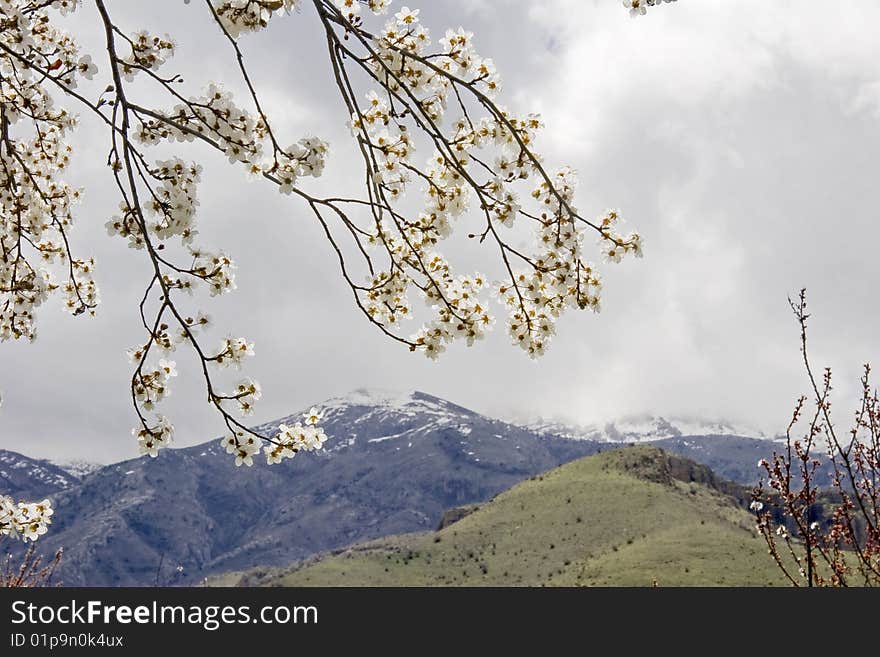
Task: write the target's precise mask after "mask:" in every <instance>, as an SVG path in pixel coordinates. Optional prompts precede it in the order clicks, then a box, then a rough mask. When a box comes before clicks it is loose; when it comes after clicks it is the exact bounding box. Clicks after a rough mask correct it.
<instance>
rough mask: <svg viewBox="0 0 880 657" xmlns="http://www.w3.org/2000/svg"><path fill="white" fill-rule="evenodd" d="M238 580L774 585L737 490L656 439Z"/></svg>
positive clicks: (773, 570) (233, 580) (776, 576)
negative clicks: (399, 531)
mask: <svg viewBox="0 0 880 657" xmlns="http://www.w3.org/2000/svg"><path fill="white" fill-rule="evenodd" d="M737 494H739V499H734V497H732V495H733V496H736V495H737ZM217 583H224V584H231V583H239V584H241V585H244V586H255V585H256V586H459V585H464V586H482V585H486V586H541V585H547V586H577V585H585V586H596V585H598V586H650V585H652V584H654V583H656V584H658V585H660V586H705V585H708V586H715V585H722V586H724V585H727V586H765V585H777V584H782V583H783V582H782V580H781V577H780V575H779V574H778V572H777V570H776V566H775V565H774V563H773V562H772V560H771V559H770V558H769V556H768V555H767V553H766V548H765V547H764V545H763V543H762V542H761V540H760V539H759V538H758V537H757V536H756V534H755V531H754V522H753V520H752V518H751V517H750V516H749V514H748V513H747V512H746V511H745V510H744V505H743V497H742V491H741V490H739V491H738V490H737V489H736V487H733V486H730V485H728V484H725V483H724V482H719V481H718V480H717V479H716V478H715V476H714V475H713V474H712V472H711V471H710V470H709V469H708V468H706V467H705V466H701V465H698V464H696V463H694V462H692V461H689V460H687V459H682V458H680V457H674V456H670V455H667V454H666V453H665V452H663V451H661V450H659V449H657V448H654V447H647V446H644V447H632V448H626V449H620V450H613V451H609V452H605V453H603V454H599V455H596V456H591V457H587V458H583V459H580V460H578V461H574V462H572V463H568V464H566V465H563V466H561V467H559V468H556V469H554V470H551V471H550V472H548V473H547V474H544V475H540V476H537V477H532V478H531V479H529V480H528V481H525V482H523V483H521V484H518V485H516V486H514V487H513V488H511V489H510V490H508V491H505V492H503V493H501V494H499V495H498V496H496V497H495V498H494V499H493V500H492V501H490V502H487V503H485V504H483V505H481V506H479V507H477V508H476V510H471V512H470V513H468V514H467V515H465V516H464V517H463V518H461V519H459V520H457V521H456V522H453V523H452V524H449V525H448V526H445V527H443V528H442V529H440V530H438V531H436V532H427V533H417V534H405V535H399V536H391V537H387V538H384V539H380V540H376V541H372V542H369V543H362V544H359V545H356V546H353V547H351V548H349V549H346V550H344V551H340V552H336V553H333V554H327V555H323V556H320V557H317V558H314V559H311V560H308V561H306V562H302V563H299V564H296V565H294V566H292V567H290V568H285V569H261V570H255V571H250V572H248V573H245V574H244V575H235V576H227V577H225V578H223V579H221V580H218V582H217Z"/></svg>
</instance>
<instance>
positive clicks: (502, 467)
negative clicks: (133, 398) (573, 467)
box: [39, 391, 598, 586]
mask: <svg viewBox="0 0 880 657" xmlns="http://www.w3.org/2000/svg"><path fill="white" fill-rule="evenodd" d="M322 408H323V409H324V411H325V416H324V420H323V421H322V426H323V427H324V428H325V430H326V431H327V434H328V435H329V436H331V437H332V442H328V444H327V445H326V447H327V449H326V450H325V451H324V452H322V453H316V454H304V455H301V456H299V457H298V458H296V459H293V460H291V461H285V462H284V463H283V464H280V465H275V466H271V467H270V466H266V465H265V464H264V463H263V462H262V461H260V462H259V463H258V464H256V465H255V466H254V467H253V468H236V467H235V466H234V464H233V462H232V459H231V458H230V457H229V455H227V454H226V453H225V451H224V450H223V448H221V446H220V444H219V439H218V440H213V441H211V442H208V443H205V444H203V445H199V446H196V447H190V448H186V449H176V450H164V451H163V452H161V453H160V455H159V457H158V458H155V459H150V458H147V457H143V458H138V459H132V460H129V461H125V462H123V463H118V464H115V465H111V466H107V467H104V468H102V469H100V470H98V471H96V472H94V473H92V474H91V475H89V476H87V477H85V478H84V479H83V480H82V482H81V483H79V484H77V485H74V486H72V487H70V488H68V489H67V490H63V491H60V492H59V493H57V494H56V495H54V496H53V501H54V504H55V509H56V512H55V515H54V517H53V524H52V528H51V531H50V532H49V533H48V534H47V535H46V536H45V537H43V538H42V539H41V540H40V543H39V545H40V547H41V548H42V550H43V551H45V552H47V553H48V552H50V551H52V550H54V549H55V548H57V547H58V546H64V548H65V552H64V559H63V561H62V565H61V567H60V568H59V571H58V572H59V577H60V579H61V580H62V581H63V582H64V583H65V584H67V585H75V584H89V585H94V586H104V585H151V584H154V583H156V582H159V583H162V584H177V583H192V582H196V581H198V580H200V579H201V578H203V577H205V576H207V575H210V574H213V573H218V572H224V571H229V570H236V569H244V568H249V567H253V566H255V565H258V564H268V565H282V564H287V563H290V562H291V561H295V560H298V559H302V558H305V557H308V556H310V555H312V554H314V553H316V552H319V551H322V550H328V549H336V548H340V547H343V546H346V545H350V544H352V543H355V542H358V541H363V540H367V539H372V538H377V537H380V536H386V535H389V534H398V533H403V532H412V531H419V530H426V529H430V528H433V527H435V526H436V525H437V523H438V522H439V520H440V518H441V516H442V514H443V512H444V510H446V509H448V508H450V507H454V506H458V505H462V504H468V503H473V502H481V501H484V500H487V499H489V498H490V497H492V496H493V495H496V494H497V493H499V492H501V491H503V490H505V489H507V488H509V487H510V486H512V485H514V484H516V483H517V482H519V481H522V480H523V479H526V478H528V477H529V476H532V475H535V474H537V473H540V472H544V471H546V470H549V469H551V468H553V467H556V466H557V465H559V464H561V463H564V462H567V461H570V460H572V459H574V458H577V457H580V456H584V455H587V454H591V453H594V452H595V451H596V450H597V449H598V445H597V444H596V443H593V442H591V441H583V440H578V441H575V440H568V439H565V438H559V437H555V436H539V435H537V434H535V433H534V432H531V431H529V430H527V429H524V428H522V427H517V426H513V425H510V424H507V423H505V422H501V421H499V420H493V419H491V418H487V417H485V416H482V415H479V414H477V413H474V412H473V411H470V410H468V409H465V408H462V407H461V406H457V405H455V404H452V403H450V402H447V401H444V400H442V399H439V398H437V397H433V396H431V395H427V394H424V393H420V392H414V393H410V394H405V395H395V394H385V393H370V392H366V391H358V392H356V393H353V394H352V395H350V396H347V397H343V398H338V399H332V400H329V401H327V402H326V403H324V404H322ZM299 417H301V416H300V415H299V414H295V415H293V416H290V417H288V418H281V419H279V420H278V421H276V422H272V423H269V424H266V425H263V426H261V427H259V429H261V430H271V429H274V427H275V426H277V424H280V423H282V422H287V423H290V422H293V421H296V420H297V419H298V418H299ZM178 566H181V567H182V571H181V572H178Z"/></svg>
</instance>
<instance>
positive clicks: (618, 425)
mask: <svg viewBox="0 0 880 657" xmlns="http://www.w3.org/2000/svg"><path fill="white" fill-rule="evenodd" d="M525 426H526V427H527V428H528V429H531V430H532V431H534V432H535V433H538V434H541V435H554V436H562V437H565V438H573V439H583V440H594V441H597V442H602V443H627V444H629V443H635V444H638V443H650V442H654V441H657V440H664V439H666V438H680V437H682V436H749V437H752V438H756V439H764V440H766V439H768V438H769V437H768V436H766V435H765V434H764V432H762V431H761V430H760V429H757V428H755V427H751V426H749V425H747V424H743V423H738V422H728V421H725V420H720V421H719V420H705V419H699V418H687V417H670V418H665V417H662V416H659V415H632V416H629V417H625V418H622V419H619V420H615V421H614V422H608V423H606V424H589V425H583V426H579V425H572V424H567V423H565V422H559V421H554V420H543V419H542V420H537V421H534V422H530V423H528V424H526V425H525Z"/></svg>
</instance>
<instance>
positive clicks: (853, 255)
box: [0, 0, 880, 460]
mask: <svg viewBox="0 0 880 657" xmlns="http://www.w3.org/2000/svg"><path fill="white" fill-rule="evenodd" d="M138 4H141V3H138ZM425 4H426V6H425V7H424V9H423V17H424V18H425V22H426V24H428V25H429V26H430V27H431V28H432V31H433V32H434V33H435V34H437V33H438V32H439V31H440V30H441V28H443V27H446V26H447V25H454V26H457V25H458V24H460V23H461V24H464V25H465V26H467V27H468V28H469V29H473V31H474V32H475V33H476V34H477V39H478V40H477V46H478V49H479V50H480V51H481V52H482V53H484V54H486V55H491V56H493V57H494V59H495V60H496V63H497V65H498V67H499V69H500V70H501V72H502V74H503V76H504V80H505V92H504V102H505V103H506V104H508V105H510V106H512V107H515V108H516V109H517V110H518V111H529V110H532V109H539V110H540V111H541V112H542V114H543V115H544V118H545V121H546V123H547V129H546V132H545V134H544V136H543V141H542V143H541V148H542V150H543V151H544V152H545V154H546V156H547V160H548V162H550V163H553V164H564V163H568V164H571V165H573V166H574V167H576V168H577V169H578V170H579V173H580V179H581V189H580V193H579V196H578V205H579V207H580V208H581V210H582V211H584V212H585V213H586V214H596V213H598V212H601V211H602V210H603V209H604V208H606V207H609V206H610V207H620V208H622V209H623V211H624V214H625V216H626V217H627V218H628V219H629V221H630V223H632V224H633V225H634V226H637V227H638V228H639V229H640V230H641V231H642V232H643V234H644V235H645V238H646V243H647V249H646V257H645V259H644V260H643V261H638V262H630V263H626V264H623V265H618V266H606V267H605V268H604V271H605V279H606V290H605V303H604V310H603V312H602V313H601V314H600V315H599V316H588V315H585V314H570V315H568V316H567V317H565V318H564V319H563V320H562V321H561V322H560V325H559V335H558V337H557V339H556V340H555V341H554V344H553V346H552V349H551V351H550V353H549V354H548V355H547V356H546V357H545V358H544V359H542V360H540V361H538V362H531V361H529V359H528V358H527V357H525V356H524V355H523V354H522V353H521V352H520V351H519V350H517V349H515V348H513V347H510V346H509V345H508V344H507V339H506V337H505V335H504V332H503V330H502V329H501V328H500V327H499V328H498V329H496V331H495V333H494V334H493V335H492V336H491V337H490V339H489V340H488V341H486V342H484V343H483V344H480V345H478V346H476V347H475V348H472V349H465V348H463V347H455V348H453V349H451V350H450V352H449V353H448V354H446V356H445V358H443V359H442V360H441V361H440V362H439V363H432V362H430V361H427V360H426V359H424V358H423V357H421V356H414V355H412V354H410V353H408V352H407V351H406V350H405V349H401V348H400V347H399V346H397V345H395V344H392V343H390V342H389V341H388V340H387V339H386V338H384V337H383V336H382V335H381V334H379V333H378V332H377V331H376V330H375V329H374V328H373V327H371V326H370V325H369V324H368V323H367V322H366V321H365V320H364V319H363V318H362V317H361V316H360V315H359V313H358V312H357V310H356V309H355V307H354V305H353V304H352V302H351V298H350V292H349V290H348V289H347V288H346V287H345V286H344V284H343V283H342V281H341V279H340V277H339V275H338V272H337V266H336V263H335V261H334V260H333V257H332V252H331V250H330V248H329V246H328V245H327V244H326V243H325V241H324V239H323V236H322V234H321V232H320V230H319V227H318V226H316V225H315V222H314V221H313V220H312V219H311V217H310V216H309V215H308V213H307V212H306V211H305V208H303V207H302V206H301V205H299V204H297V202H296V201H295V200H292V199H289V198H286V197H282V196H280V195H278V194H277V193H276V192H275V191H274V190H273V189H271V188H268V187H266V186H265V185H261V184H259V183H248V182H246V181H245V180H244V178H243V176H242V174H241V172H240V171H236V170H233V169H231V168H229V167H228V166H226V165H225V164H224V163H223V162H218V161H217V159H216V158H214V157H213V156H210V155H206V156H205V163H206V169H205V176H204V178H205V183H204V185H203V186H202V188H201V192H200V194H201V202H202V206H201V219H200V230H201V241H202V242H204V243H205V244H206V246H223V247H224V248H226V249H228V250H230V251H231V252H232V253H233V254H234V255H235V256H236V259H237V261H238V263H239V266H240V270H239V276H238V281H239V290H238V291H237V292H236V293H235V294H234V295H232V296H230V297H228V298H223V299H221V300H211V301H208V300H205V303H204V304H202V307H204V308H206V309H209V310H210V311H211V312H212V313H213V314H214V315H215V317H216V319H217V323H218V325H220V326H223V327H225V328H228V330H229V331H231V332H233V333H236V334H238V333H242V334H246V335H247V336H248V337H249V338H251V339H253V340H254V341H255V342H256V345H257V356H256V357H255V358H254V359H253V360H252V362H251V363H250V364H249V365H248V368H247V373H248V374H249V375H252V376H254V378H257V379H258V380H260V381H261V383H262V384H263V387H264V399H263V401H262V402H261V404H260V406H259V407H258V415H257V417H256V418H255V419H256V420H262V419H267V420H268V419H271V418H274V417H278V416H282V415H285V414H287V413H289V412H291V411H292V410H294V409H297V408H301V407H303V406H306V405H308V404H310V403H312V402H315V401H319V400H321V399H323V398H326V397H328V396H332V395H336V394H344V393H345V392H347V391H348V390H350V389H352V388H356V387H361V386H376V387H386V388H419V389H423V390H427V391H430V392H433V393H435V394H438V395H441V396H445V397H448V398H450V399H452V400H454V401H457V402H459V403H462V404H465V405H467V406H470V407H473V408H475V409H477V410H481V411H485V412H488V413H493V414H499V415H508V416H509V415H514V414H519V415H526V414H527V415H544V416H563V417H567V418H570V419H572V420H576V421H582V422H586V421H593V420H598V419H607V418H611V417H615V416H618V415H622V414H627V413H634V412H641V411H650V412H658V413H670V414H672V413H678V414H695V415H705V416H712V417H728V418H733V419H741V420H745V421H748V422H751V423H754V424H758V425H760V426H762V427H763V428H764V429H765V430H768V431H778V430H780V428H782V426H783V425H784V423H785V421H786V419H787V416H788V415H789V412H790V405H791V403H792V401H793V399H794V397H795V396H796V395H797V394H799V393H800V392H801V391H802V390H803V388H804V386H803V381H802V379H801V376H800V369H799V363H798V357H799V354H798V351H797V344H796V338H797V333H796V327H795V326H794V324H793V321H792V320H791V318H790V315H789V313H788V309H787V305H786V295H788V294H791V293H795V292H796V291H797V289H798V288H800V287H801V286H807V287H808V288H809V289H810V299H811V305H812V309H813V312H814V332H813V340H814V344H815V354H816V358H817V361H818V362H819V363H821V364H823V365H824V364H829V365H833V366H835V368H837V371H838V375H839V379H838V391H839V392H840V394H841V396H842V398H846V397H847V396H848V395H851V394H852V392H853V385H852V384H853V383H855V379H854V377H855V376H856V375H857V373H858V366H859V364H860V363H861V362H863V361H864V360H869V359H874V360H877V358H876V357H877V355H878V354H877V351H878V347H877V342H876V339H874V335H873V331H872V327H873V326H874V325H875V324H876V320H877V319H878V317H877V315H878V311H877V310H876V309H875V305H874V304H872V301H873V292H874V286H873V280H872V279H873V277H874V275H875V274H876V266H875V256H874V254H873V242H874V240H875V239H877V237H878V235H880V229H878V221H877V219H878V217H877V210H876V206H877V198H876V182H875V177H876V173H875V171H876V164H875V163H874V157H875V154H876V153H878V152H880V130H878V127H880V123H878V116H877V114H878V108H880V91H878V90H880V70H878V69H880V64H878V62H880V57H878V55H880V52H878V49H880V47H878V46H877V45H876V43H875V39H874V38H873V30H872V27H871V26H873V25H876V24H877V21H878V19H880V8H876V7H872V6H870V5H869V4H868V3H858V2H847V3H839V6H838V5H836V6H834V7H829V6H828V5H827V3H820V2H802V3H798V4H797V6H796V8H795V9H787V10H786V9H784V8H783V6H782V5H783V3H779V4H773V5H772V6H768V4H769V3H766V2H760V1H759V0H750V1H742V2H738V3H724V2H720V0H719V1H717V2H709V1H707V0H699V1H698V0H682V1H681V2H679V3H676V4H675V5H670V6H664V7H662V8H660V9H658V10H656V11H653V12H651V13H650V14H649V15H648V16H646V17H644V18H641V19H639V20H629V19H628V18H627V16H626V12H624V11H623V9H622V8H621V7H620V6H619V2H615V1H613V0H608V1H604V0H603V1H602V2H598V1H596V2H580V1H576V0H553V1H548V2H542V3H525V2H515V1H514V0H504V1H501V2H492V3H489V2H482V3H474V2H466V1H465V0H445V1H443V2H432V3H430V4H428V3H425ZM122 8H124V9H122ZM119 11H120V12H121V11H125V12H126V13H127V14H130V15H126V16H122V17H121V21H122V22H125V21H128V23H129V25H130V26H131V27H132V29H134V28H135V27H136V26H138V25H137V23H136V20H137V16H138V15H139V14H140V13H141V12H143V11H147V10H144V9H143V6H142V7H141V9H137V10H136V5H135V4H134V3H132V4H130V5H120V10H119ZM148 11H149V13H150V14H151V15H150V16H148V17H147V18H148V21H149V24H150V26H151V27H155V28H157V29H159V30H161V31H168V32H170V33H172V34H173V35H174V36H176V37H177V38H178V39H179V41H180V42H181V47H180V52H179V55H178V57H177V58H175V60H173V64H172V65H173V66H174V67H175V69H176V70H182V71H183V72H184V76H185V78H186V80H187V85H191V88H192V90H193V91H195V90H197V89H198V87H199V86H200V84H199V82H200V81H201V80H206V79H216V78H223V79H226V78H228V77H229V75H228V73H229V70H230V65H231V60H230V59H229V56H228V52H226V51H224V50H223V49H222V47H223V44H222V42H221V41H220V40H218V38H217V37H216V35H215V34H213V31H212V30H211V29H210V27H209V26H208V25H207V24H206V23H205V22H204V21H203V20H200V18H199V14H198V12H199V11H203V10H201V9H200V8H199V7H198V3H194V4H193V5H190V6H188V7H183V5H182V3H179V2H167V3H150V4H149V10H148ZM88 12H89V8H88V7H86V8H84V10H83V13H82V15H81V16H78V17H77V18H76V19H75V21H76V24H77V26H78V29H84V27H83V26H88V24H89V15H88ZM86 42H87V43H88V44H89V46H90V49H91V50H93V51H95V52H96V53H99V52H100V41H99V33H98V32H96V31H94V30H93V31H92V33H91V35H90V36H88V37H87V38H86ZM244 44H245V50H246V52H247V54H248V57H249V59H250V61H251V63H252V69H253V71H254V74H255V77H256V78H257V84H258V86H259V87H260V88H262V89H264V90H265V92H264V98H265V99H266V103H267V105H268V108H269V110H270V113H271V114H274V115H276V116H277V117H278V120H279V121H280V124H279V125H280V126H282V129H283V130H284V131H285V132H286V133H287V135H289V137H290V139H291V141H293V140H295V139H296V138H298V137H299V136H301V135H302V134H307V133H317V134H319V135H321V136H323V137H325V138H327V139H328V140H329V141H330V142H331V144H332V146H333V157H332V159H331V161H330V164H329V165H328V169H327V172H326V175H325V178H324V179H322V180H321V181H318V182H317V183H316V184H315V189H324V190H326V189H334V188H337V187H339V188H348V189H350V188H351V187H350V183H349V181H350V180H351V175H350V173H351V172H353V171H357V167H358V166H359V165H358V162H357V160H356V158H355V157H354V154H353V150H352V147H351V144H350V140H349V139H348V137H347V133H346V129H345V126H344V121H345V116H344V111H343V109H342V107H341V105H340V103H339V102H338V101H337V100H336V97H335V94H334V89H333V87H332V85H331V84H330V83H329V80H328V77H327V76H328V64H327V63H326V58H325V57H324V55H323V51H322V42H321V37H320V34H319V33H318V31H317V30H316V27H315V21H314V17H313V16H312V14H311V12H310V11H309V10H308V9H305V10H304V11H303V12H302V14H301V15H298V16H297V15H295V16H292V17H288V18H286V19H284V20H283V21H279V22H278V24H277V25H275V26H274V27H273V28H272V29H270V30H269V31H268V32H267V33H266V34H265V35H262V36H260V37H255V38H247V39H246V41H244ZM95 59H96V60H98V57H97V56H96V57H95ZM143 93H149V91H148V90H147V89H144V90H143ZM84 119H85V120H84V125H83V127H82V129H81V131H80V135H79V137H78V140H77V141H78V143H77V156H76V158H77V159H76V163H77V165H78V166H80V167H81V168H80V169H79V171H78V173H77V174H76V175H77V180H78V182H79V184H82V185H83V186H85V187H86V188H87V195H86V200H85V202H84V204H83V206H82V207H81V209H80V212H79V213H78V216H79V222H80V225H79V226H78V228H77V231H76V233H77V236H78V237H77V239H78V241H79V244H80V248H81V250H84V248H85V247H88V248H89V249H91V250H92V251H93V252H94V253H95V255H96V256H98V257H99V264H100V269H99V280H100V283H101V285H102V293H103V298H104V305H103V306H102V307H101V309H100V313H99V317H98V318H96V319H93V320H86V319H77V320H74V319H72V318H70V317H68V316H66V315H63V314H62V313H61V312H60V310H58V309H57V307H54V306H56V304H50V305H49V306H47V307H45V308H43V309H41V310H42V312H41V318H40V319H41V322H40V329H39V332H40V338H39V340H38V341H37V342H36V343H35V344H33V345H26V344H9V343H7V344H3V345H2V346H0V388H2V389H3V390H4V393H5V394H4V396H5V403H4V407H3V409H2V412H0V447H5V448H11V449H17V450H21V451H25V452H28V453H32V454H36V455H43V456H46V455H56V454H62V455H64V456H72V455H83V456H86V457H88V458H95V459H100V460H109V459H112V458H119V457H123V456H131V455H134V454H135V448H134V442H133V440H132V439H131V438H130V436H129V430H130V427H131V426H132V413H133V411H132V410H131V408H130V406H129V401H128V392H127V387H126V382H127V379H128V376H129V371H128V363H127V362H126V359H125V356H124V350H125V348H127V347H130V346H132V345H133V344H135V343H136V342H137V341H138V340H139V339H140V335H139V333H138V322H137V316H136V304H135V302H134V301H133V295H136V294H138V293H139V292H140V290H141V286H142V280H143V276H142V274H143V273H144V263H143V262H141V261H140V257H139V254H137V253H135V252H132V251H128V250H127V249H126V248H125V247H124V244H123V243H122V241H119V240H110V239H108V238H107V237H106V235H105V233H104V228H103V224H104V221H105V220H106V217H107V216H108V215H109V214H111V213H112V212H113V211H114V209H115V205H116V201H115V198H114V196H113V194H112V190H110V188H109V178H108V176H107V172H106V170H105V169H104V168H103V167H102V166H101V164H102V161H103V159H104V157H105V150H106V149H105V142H106V138H105V135H104V134H103V133H102V132H101V130H100V128H99V127H98V126H96V125H94V124H92V123H91V122H90V121H89V120H88V119H87V117H84ZM190 153H192V152H191V151H190ZM183 156H186V154H185V153H184V155H183ZM190 157H193V155H190ZM468 248H469V247H468V246H467V245H465V246H461V247H457V248H456V249H455V251H456V255H458V256H460V257H461V258H463V259H466V260H470V259H472V258H473V257H474V256H473V255H472V254H471V252H470V251H469V250H468ZM447 250H449V249H448V248H447ZM218 337H219V335H218ZM178 360H179V366H180V369H181V370H182V374H181V376H180V377H178V379H176V380H175V382H176V387H175V392H174V396H173V397H172V398H171V399H170V400H169V401H168V404H167V407H166V411H167V414H168V415H170V416H171V417H172V418H173V420H174V422H175V425H176V426H177V429H178V442H179V443H181V444H191V443H194V442H198V441H201V440H205V439H207V438H210V437H211V436H213V435H215V434H218V433H219V432H220V429H221V427H220V424H219V421H218V420H217V419H216V418H215V417H214V416H213V414H212V413H211V411H210V409H209V408H208V407H207V405H206V404H205V403H204V402H203V398H204V397H203V393H202V391H201V388H200V385H199V384H200V382H199V380H198V378H197V376H196V372H195V370H194V368H193V367H192V365H193V363H192V362H190V361H189V360H188V358H187V356H185V355H184V353H183V352H181V355H180V356H179V357H178ZM841 405H842V400H841Z"/></svg>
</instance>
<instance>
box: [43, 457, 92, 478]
mask: <svg viewBox="0 0 880 657" xmlns="http://www.w3.org/2000/svg"><path fill="white" fill-rule="evenodd" d="M49 463H51V464H52V465H57V466H58V467H59V468H61V469H62V470H64V471H65V472H67V473H69V474H72V475H73V476H74V477H76V478H77V479H82V478H83V477H87V476H88V475H90V474H92V473H93V472H97V471H98V470H100V469H101V468H103V467H104V465H105V464H104V463H96V462H95V461H84V460H82V459H51V460H50V461H49Z"/></svg>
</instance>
